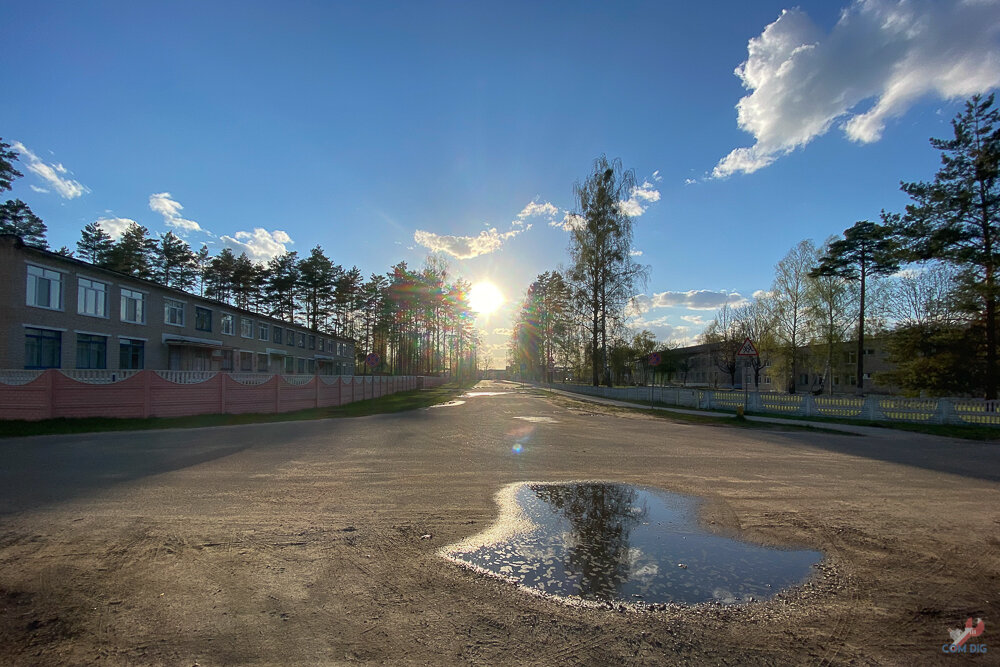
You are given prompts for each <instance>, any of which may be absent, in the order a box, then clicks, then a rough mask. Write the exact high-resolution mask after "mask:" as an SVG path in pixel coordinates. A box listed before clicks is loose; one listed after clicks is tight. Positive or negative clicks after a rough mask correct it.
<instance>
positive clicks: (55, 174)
mask: <svg viewBox="0 0 1000 667" xmlns="http://www.w3.org/2000/svg"><path fill="white" fill-rule="evenodd" d="M11 146H12V147H13V148H14V150H16V151H17V152H18V153H20V154H21V159H22V161H23V162H24V166H25V167H27V168H28V171H30V172H32V173H33V174H35V175H36V176H38V177H39V178H41V179H42V180H43V181H45V182H46V183H48V185H49V187H51V188H52V189H53V190H55V191H56V193H57V194H58V195H59V196H60V197H62V198H63V199H76V198H77V197H79V196H80V195H82V194H85V193H88V192H90V188H88V187H87V186H86V185H83V184H82V183H80V182H79V181H76V180H74V179H72V178H64V177H63V176H61V175H60V174H66V173H67V170H66V167H64V166H62V165H61V164H58V163H55V164H49V163H46V162H43V161H42V160H41V159H40V158H39V157H38V156H37V155H35V154H34V153H32V152H31V151H30V150H29V149H28V147H27V146H25V145H24V144H22V143H21V142H20V141H15V142H14V143H13V144H11ZM32 189H33V190H35V192H48V190H45V189H42V188H38V189H35V188H34V187H32Z"/></svg>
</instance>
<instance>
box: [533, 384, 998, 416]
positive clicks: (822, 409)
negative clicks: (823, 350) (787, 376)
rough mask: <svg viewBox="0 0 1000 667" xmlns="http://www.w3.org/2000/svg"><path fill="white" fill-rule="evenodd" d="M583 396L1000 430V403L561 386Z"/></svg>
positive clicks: (557, 387) (685, 389)
mask: <svg viewBox="0 0 1000 667" xmlns="http://www.w3.org/2000/svg"><path fill="white" fill-rule="evenodd" d="M551 386H552V387H553V388H555V389H563V390H565V391H572V392H576V393H579V394H587V395H590V396H601V397H603V398H611V399H616V400H620V401H633V402H637V403H647V404H648V403H656V404H661V405H670V406H676V407H684V408H696V409H700V410H725V411H728V412H735V411H736V409H737V408H738V407H742V406H743V405H744V401H745V402H746V410H747V412H759V413H767V414H774V415H788V416H795V417H842V418H847V419H867V420H871V421H886V422H913V423H917V424H921V423H922V424H981V425H988V426H1000V401H984V400H981V399H974V398H902V397H898V396H865V397H864V398H861V397H858V396H813V395H812V394H782V393H777V392H748V393H747V394H746V395H744V394H743V392H741V391H718V390H712V389H693V388H692V389H689V388H683V387H592V386H589V385H573V384H566V385H563V384H556V385H551Z"/></svg>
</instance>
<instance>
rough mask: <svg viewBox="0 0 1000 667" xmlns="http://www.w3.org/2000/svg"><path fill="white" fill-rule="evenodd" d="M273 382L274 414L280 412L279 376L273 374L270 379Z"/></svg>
mask: <svg viewBox="0 0 1000 667" xmlns="http://www.w3.org/2000/svg"><path fill="white" fill-rule="evenodd" d="M271 380H272V381H273V382H274V414H278V413H279V412H281V375H279V374H277V373H275V374H274V376H273V377H272V378H271Z"/></svg>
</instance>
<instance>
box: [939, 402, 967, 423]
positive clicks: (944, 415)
mask: <svg viewBox="0 0 1000 667" xmlns="http://www.w3.org/2000/svg"><path fill="white" fill-rule="evenodd" d="M931 421H932V422H933V423H935V424H960V423H962V420H961V418H959V416H958V414H957V413H956V412H955V406H954V405H952V402H951V401H949V400H948V399H947V398H939V399H938V402H937V409H936V410H935V411H934V416H933V417H931Z"/></svg>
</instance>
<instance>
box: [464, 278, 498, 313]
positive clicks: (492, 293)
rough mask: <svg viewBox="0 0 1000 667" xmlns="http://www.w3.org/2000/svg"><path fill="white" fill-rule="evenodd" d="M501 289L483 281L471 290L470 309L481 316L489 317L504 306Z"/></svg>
mask: <svg viewBox="0 0 1000 667" xmlns="http://www.w3.org/2000/svg"><path fill="white" fill-rule="evenodd" d="M503 302H504V298H503V293H502V292H500V289H499V288H498V287H497V286H496V285H494V284H493V283H491V282H490V281H488V280H481V281H479V282H478V283H476V284H475V285H473V286H472V289H470V290H469V307H470V308H471V309H472V310H474V311H476V312H477V313H479V314H480V315H489V314H491V313H494V312H496V310H497V309H498V308H499V307H500V306H502V305H503Z"/></svg>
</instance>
